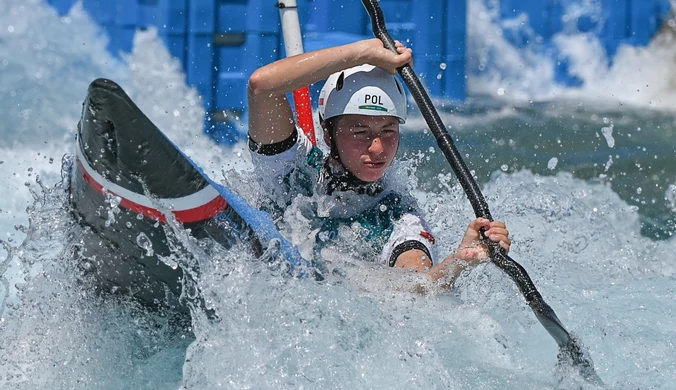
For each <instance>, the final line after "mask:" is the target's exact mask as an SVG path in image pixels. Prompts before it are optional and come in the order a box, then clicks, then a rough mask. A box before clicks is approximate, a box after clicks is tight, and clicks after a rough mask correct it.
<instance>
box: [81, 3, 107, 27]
mask: <svg viewBox="0 0 676 390" xmlns="http://www.w3.org/2000/svg"><path fill="white" fill-rule="evenodd" d="M82 8H83V9H84V10H85V11H87V13H88V14H89V15H90V16H91V17H92V19H94V21H95V22H96V23H98V24H100V25H102V26H107V25H110V24H113V20H114V18H115V2H114V1H110V0H82Z"/></svg>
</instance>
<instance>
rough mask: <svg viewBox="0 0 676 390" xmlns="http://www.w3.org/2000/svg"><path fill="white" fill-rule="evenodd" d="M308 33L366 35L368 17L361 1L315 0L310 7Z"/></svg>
mask: <svg viewBox="0 0 676 390" xmlns="http://www.w3.org/2000/svg"><path fill="white" fill-rule="evenodd" d="M308 8H310V10H309V11H310V12H309V20H308V22H307V23H309V26H308V27H311V29H310V28H308V32H320V33H321V32H330V31H336V32H346V33H351V34H359V35H366V34H367V33H368V32H367V31H366V26H367V23H368V16H367V15H366V11H365V10H364V6H363V5H362V3H361V1H334V0H314V1H312V2H311V4H310V5H309V7H308Z"/></svg>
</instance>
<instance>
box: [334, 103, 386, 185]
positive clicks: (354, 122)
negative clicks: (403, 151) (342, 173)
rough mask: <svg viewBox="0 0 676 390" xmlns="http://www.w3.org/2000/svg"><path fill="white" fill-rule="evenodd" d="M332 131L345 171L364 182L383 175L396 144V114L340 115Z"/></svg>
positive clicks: (374, 179)
mask: <svg viewBox="0 0 676 390" xmlns="http://www.w3.org/2000/svg"><path fill="white" fill-rule="evenodd" d="M335 130H336V132H335V137H336V140H335V141H336V147H337V150H338V154H339V155H340V160H341V161H342V162H343V165H344V166H345V168H347V170H348V171H350V172H352V174H353V175H355V176H356V177H357V178H358V179H359V180H363V181H366V182H372V181H376V180H378V179H380V178H381V177H383V176H384V175H385V172H386V171H387V168H389V167H390V164H392V160H393V159H394V155H395V154H396V153H397V147H398V146H399V120H398V119H397V118H396V117H392V116H367V115H342V116H341V117H340V118H339V119H338V121H337V122H336V129H335Z"/></svg>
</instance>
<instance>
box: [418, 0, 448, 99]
mask: <svg viewBox="0 0 676 390" xmlns="http://www.w3.org/2000/svg"><path fill="white" fill-rule="evenodd" d="M445 3H446V0H444V1H439V0H418V1H416V6H415V7H414V8H413V14H412V15H411V16H412V21H415V34H413V36H412V37H410V41H411V45H410V46H411V48H412V49H413V55H414V56H415V61H414V66H415V69H416V71H417V73H418V74H419V75H420V80H421V81H422V82H423V83H424V84H425V86H426V87H427V89H428V91H429V92H430V94H431V95H433V96H443V95H442V92H443V87H442V82H441V77H439V75H440V72H441V64H442V63H443V62H444V60H445V59H444V56H445V54H446V41H447V40H446V25H445V24H446V21H445V20H444V19H445V18H444V15H445V14H446V10H445V9H446V7H445Z"/></svg>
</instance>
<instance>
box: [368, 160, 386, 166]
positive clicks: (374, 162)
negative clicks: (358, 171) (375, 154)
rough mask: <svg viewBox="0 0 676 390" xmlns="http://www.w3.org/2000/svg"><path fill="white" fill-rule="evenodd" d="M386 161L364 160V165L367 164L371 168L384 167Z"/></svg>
mask: <svg viewBox="0 0 676 390" xmlns="http://www.w3.org/2000/svg"><path fill="white" fill-rule="evenodd" d="M385 163H386V162H385V161H366V162H364V165H366V166H367V167H369V168H382V167H383V166H385Z"/></svg>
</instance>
